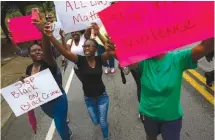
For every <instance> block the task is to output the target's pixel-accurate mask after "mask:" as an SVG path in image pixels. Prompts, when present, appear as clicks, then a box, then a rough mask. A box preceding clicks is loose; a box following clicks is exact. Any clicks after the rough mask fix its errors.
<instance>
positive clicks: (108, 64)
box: [98, 45, 114, 68]
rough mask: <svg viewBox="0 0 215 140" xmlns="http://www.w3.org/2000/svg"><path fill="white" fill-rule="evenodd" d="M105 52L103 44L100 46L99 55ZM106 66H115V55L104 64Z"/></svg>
mask: <svg viewBox="0 0 215 140" xmlns="http://www.w3.org/2000/svg"><path fill="white" fill-rule="evenodd" d="M104 52H105V49H104V47H103V46H101V45H99V47H98V55H101V54H103V53H104ZM103 66H104V67H108V68H114V57H111V58H110V59H109V60H108V61H107V62H106V63H104V64H103Z"/></svg>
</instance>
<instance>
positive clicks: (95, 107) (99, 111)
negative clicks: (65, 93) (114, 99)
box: [84, 92, 109, 138]
mask: <svg viewBox="0 0 215 140" xmlns="http://www.w3.org/2000/svg"><path fill="white" fill-rule="evenodd" d="M84 99H85V103H86V105H87V110H88V113H89V115H90V118H91V120H92V122H93V123H94V124H95V125H98V124H100V126H101V129H102V133H103V137H104V138H108V133H109V132H108V122H107V114H108V106H109V97H108V95H107V93H106V92H105V93H104V94H103V95H101V96H98V97H86V96H85V97H84Z"/></svg>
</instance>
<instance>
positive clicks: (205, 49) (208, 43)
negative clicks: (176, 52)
mask: <svg viewBox="0 0 215 140" xmlns="http://www.w3.org/2000/svg"><path fill="white" fill-rule="evenodd" d="M213 51H214V37H213V38H209V39H206V40H203V41H202V42H201V43H200V44H199V45H197V46H195V47H193V48H192V53H191V54H192V59H193V61H198V60H199V59H201V58H202V57H204V56H205V55H207V54H209V53H211V52H213Z"/></svg>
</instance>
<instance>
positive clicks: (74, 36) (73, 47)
mask: <svg viewBox="0 0 215 140" xmlns="http://www.w3.org/2000/svg"><path fill="white" fill-rule="evenodd" d="M62 32H63V31H62ZM62 34H63V33H62ZM89 38H90V32H89V30H88V29H87V30H85V33H84V34H83V31H76V32H72V33H71V39H69V40H68V41H67V42H66V39H65V36H63V35H62V44H63V46H64V47H66V48H67V49H68V50H70V51H71V52H73V53H75V54H78V55H81V56H84V51H83V45H84V42H85V41H86V39H89ZM64 62H65V60H64ZM69 63H71V64H72V65H73V68H74V71H75V74H76V76H77V77H78V78H79V80H81V79H80V76H79V71H78V67H77V66H76V64H74V63H73V62H71V61H69Z"/></svg>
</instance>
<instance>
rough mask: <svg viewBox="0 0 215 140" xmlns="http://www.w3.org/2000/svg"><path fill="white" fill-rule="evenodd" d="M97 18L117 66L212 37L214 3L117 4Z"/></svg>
mask: <svg viewBox="0 0 215 140" xmlns="http://www.w3.org/2000/svg"><path fill="white" fill-rule="evenodd" d="M191 7H192V10H191ZM115 11H119V12H115ZM99 16H100V18H101V20H102V22H103V24H104V25H105V28H106V30H107V32H108V34H109V35H110V36H111V37H112V40H113V42H114V43H115V44H116V46H117V52H116V53H117V56H118V59H119V61H120V65H121V66H126V65H129V64H132V63H136V62H139V61H141V60H144V59H147V58H150V57H152V56H155V55H158V54H160V53H163V52H167V51H169V50H173V49H176V48H178V47H182V46H183V45H187V44H190V43H193V42H197V41H200V40H204V39H207V38H210V37H213V36H214V2H182V1H180V2H146V1H145V2H118V3H116V4H114V5H113V6H110V7H108V8H106V9H105V10H103V11H101V12H100V13H99Z"/></svg>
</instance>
